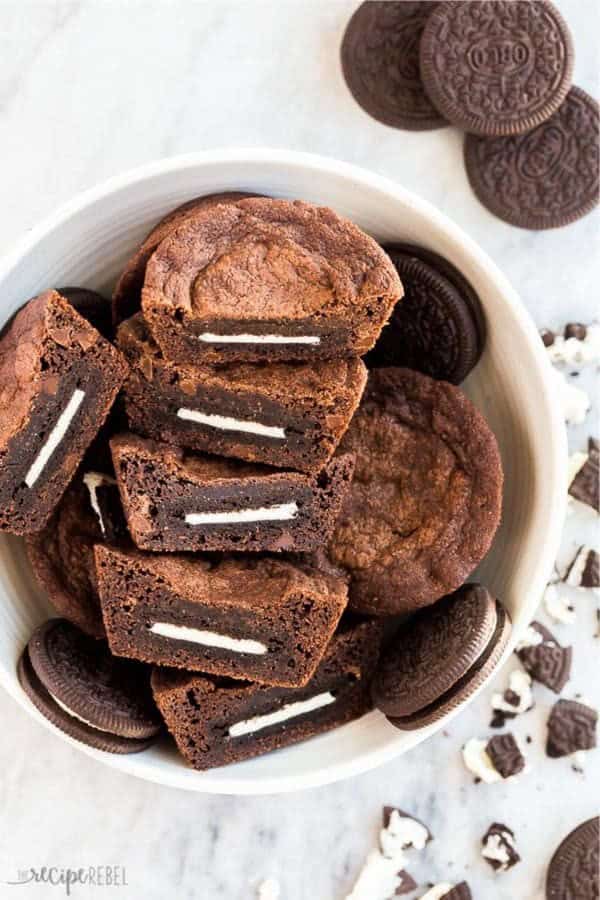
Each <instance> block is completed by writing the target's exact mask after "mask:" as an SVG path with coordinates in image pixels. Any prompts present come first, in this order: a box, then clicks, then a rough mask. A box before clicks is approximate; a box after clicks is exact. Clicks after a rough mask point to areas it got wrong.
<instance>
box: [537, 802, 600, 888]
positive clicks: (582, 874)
mask: <svg viewBox="0 0 600 900" xmlns="http://www.w3.org/2000/svg"><path fill="white" fill-rule="evenodd" d="M599 846H600V818H599V817H598V816H595V817H594V818H593V819H588V821H587V822H582V824H581V825H579V826H578V827H577V828H575V829H574V830H573V831H572V832H571V833H570V834H569V835H567V837H566V838H565V839H564V841H563V842H562V843H561V844H560V845H559V847H558V849H557V850H556V852H555V853H554V856H553V857H552V859H551V861H550V865H549V867H548V874H547V876H546V898H547V900H597V898H598V897H599V896H600V883H599V881H600V879H599V876H598V872H599V865H598V862H599V853H598V848H599Z"/></svg>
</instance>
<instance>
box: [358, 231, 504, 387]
mask: <svg viewBox="0 0 600 900" xmlns="http://www.w3.org/2000/svg"><path fill="white" fill-rule="evenodd" d="M384 249H385V250H386V252H387V254H388V256H389V257H390V259H391V260H392V262H393V263H394V265H395V267H396V270H397V272H398V274H399V276H400V279H401V281H402V284H403V286H404V298H403V299H402V301H401V302H400V303H397V304H396V306H395V308H394V312H393V313H392V316H391V318H390V321H389V322H388V324H387V325H386V326H385V328H384V329H383V331H382V332H381V335H380V336H379V340H378V341H377V343H376V344H375V347H374V348H373V349H372V350H371V351H370V352H369V353H368V354H367V356H366V358H365V362H366V364H367V366H368V367H369V368H378V367H379V366H405V367H406V368H409V369H416V370H417V371H418V372H423V374H425V375H430V376H431V377H432V378H438V379H443V380H444V381H449V382H451V383H452V384H460V382H461V381H463V380H464V379H465V378H466V376H467V375H468V374H469V372H470V371H471V369H473V368H474V366H475V365H476V364H477V362H478V361H479V358H480V357H481V354H482V352H483V348H484V345H485V335H486V328H485V318H484V314H483V309H482V307H481V303H480V301H479V297H478V296H477V294H476V293H475V291H474V289H473V288H472V286H471V285H470V284H469V282H468V281H467V280H466V278H465V277H464V276H463V275H462V274H461V273H460V272H459V271H458V270H457V269H456V268H455V267H454V266H453V265H452V264H451V263H449V262H448V260H446V259H444V258H443V257H441V256H439V255H438V254H437V253H434V252H433V251H431V250H426V249H425V248H422V247H417V246H414V245H412V244H392V245H389V246H387V247H385V248H384Z"/></svg>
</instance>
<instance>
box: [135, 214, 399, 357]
mask: <svg viewBox="0 0 600 900" xmlns="http://www.w3.org/2000/svg"><path fill="white" fill-rule="evenodd" d="M401 296H402V284H401V282H400V278H399V277H398V273H397V272H396V270H395V268H394V266H393V265H392V263H391V262H390V260H389V259H388V257H387V255H386V254H385V253H384V251H383V250H382V249H381V247H380V246H379V245H378V244H377V243H376V242H375V241H374V240H373V238H371V237H369V236H368V235H367V234H365V233H364V232H363V231H361V229H360V228H358V227H357V226H356V225H354V224H353V223H352V222H350V221H348V220H347V219H343V218H341V217H340V216H338V215H337V214H336V213H335V212H333V210H331V209H328V208H327V207H323V206H314V205H313V204H312V203H305V202H303V201H300V200H294V201H290V200H272V199H269V198H265V197H263V198H253V199H250V200H241V201H240V202H239V203H229V204H223V205H219V206H212V207H210V208H208V209H206V210H204V211H202V212H199V213H198V214H197V215H195V216H192V217H191V218H187V219H185V221H184V222H183V223H182V224H181V225H179V227H178V228H176V229H175V230H174V231H173V232H171V233H170V234H169V236H168V237H166V238H165V240H163V241H162V243H161V244H159V246H158V248H157V249H156V251H155V252H154V253H153V254H152V256H151V257H150V260H149V261H148V264H147V266H146V276H145V280H144V287H143V290H142V310H143V312H144V316H145V318H146V320H147V321H148V325H149V327H150V329H151V331H152V333H153V335H154V338H155V339H156V341H157V342H158V344H159V345H160V347H161V349H162V351H163V353H164V355H165V357H166V358H167V359H171V360H173V361H175V362H178V363H180V364H192V365H194V364H197V363H199V362H206V363H224V362H234V361H235V362H239V361H245V362H258V361H265V360H266V361H274V360H312V359H338V358H341V357H350V356H361V355H362V354H363V353H366V352H367V350H370V348H371V347H372V346H373V345H374V343H375V341H376V340H377V338H378V337H379V333H380V331H381V329H382V327H383V326H384V325H385V323H386V322H387V320H388V317H389V315H390V313H391V311H392V309H393V307H394V304H395V303H396V302H397V301H398V300H399V299H400V297H401Z"/></svg>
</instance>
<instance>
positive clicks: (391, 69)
mask: <svg viewBox="0 0 600 900" xmlns="http://www.w3.org/2000/svg"><path fill="white" fill-rule="evenodd" d="M435 6H436V4H435V3H431V2H416V3H415V2H410V0H406V2H404V0H402V2H395V0H392V2H390V0H385V2H368V3H362V4H361V5H360V6H359V7H358V9H357V10H356V12H355V13H354V15H353V16H352V18H351V19H350V21H349V23H348V27H347V28H346V31H345V33H344V38H343V40H342V47H341V61H342V71H343V73H344V78H345V79H346V84H347V85H348V88H349V90H350V93H351V94H352V96H353V97H354V99H355V100H356V102H357V103H358V104H359V105H360V106H361V107H362V108H363V109H364V110H365V112H367V113H368V114H369V115H370V116H372V117H373V118H374V119H377V120H378V121H379V122H383V124H384V125H390V126H391V127H393V128H405V129H408V130H409V131H426V130H429V129H432V128H441V127H443V126H445V125H447V124H448V122H447V121H446V120H445V119H444V117H443V116H441V115H440V114H439V112H438V111H437V109H436V108H435V106H434V105H433V103H432V102H431V100H430V99H429V97H428V96H427V94H426V92H425V89H424V87H423V83H422V81H421V73H420V71H419V44H420V41H421V34H422V32H423V28H424V26H425V22H426V21H427V17H428V16H429V15H430V13H431V12H432V11H433V9H435Z"/></svg>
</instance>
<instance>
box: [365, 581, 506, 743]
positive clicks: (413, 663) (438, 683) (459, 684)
mask: <svg viewBox="0 0 600 900" xmlns="http://www.w3.org/2000/svg"><path fill="white" fill-rule="evenodd" d="M510 630H511V624H510V618H509V616H508V613H507V612H506V610H505V609H504V607H503V606H502V604H501V603H500V602H499V601H498V600H495V599H494V597H492V595H491V594H490V592H489V591H488V590H487V588H485V587H483V586H482V585H479V584H466V585H463V587H461V588H459V589H458V590H457V591H454V593H452V594H449V595H448V596H447V597H444V598H443V599H442V600H440V601H439V602H438V603H436V604H435V605H434V606H431V607H429V608H428V609H425V610H422V611H421V612H420V613H417V615H415V616H414V618H412V619H411V620H410V621H409V622H408V623H407V624H406V625H404V626H403V627H402V628H401V629H400V631H399V632H398V634H397V635H396V636H395V638H394V640H393V641H392V642H391V643H390V645H389V646H388V647H387V649H386V650H385V651H384V652H383V654H382V657H381V659H380V661H379V665H378V667H377V671H376V674H375V678H374V680H373V687H372V692H373V699H374V702H375V705H376V706H377V707H378V708H379V709H380V710H381V711H382V712H383V713H385V715H386V717H387V718H388V719H389V721H390V722H391V723H392V725H395V726H396V727H397V728H400V729H401V730H404V731H411V730H413V729H415V728H422V727H423V726H425V725H430V724H431V723H432V722H435V721H436V720H437V719H440V718H441V717H442V716H445V715H446V714H447V713H449V712H450V711H451V710H453V709H455V708H456V707H457V706H459V705H460V704H461V703H463V702H464V701H465V700H466V699H467V698H468V697H470V696H471V694H473V693H474V692H475V691H476V690H477V688H478V687H479V686H480V685H481V684H483V682H484V681H485V680H486V678H487V677H488V675H489V674H490V673H491V672H492V671H493V670H494V668H495V667H496V665H497V663H498V660H499V659H500V657H501V655H502V653H503V651H504V648H505V647H506V644H507V642H508V638H509V635H510Z"/></svg>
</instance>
